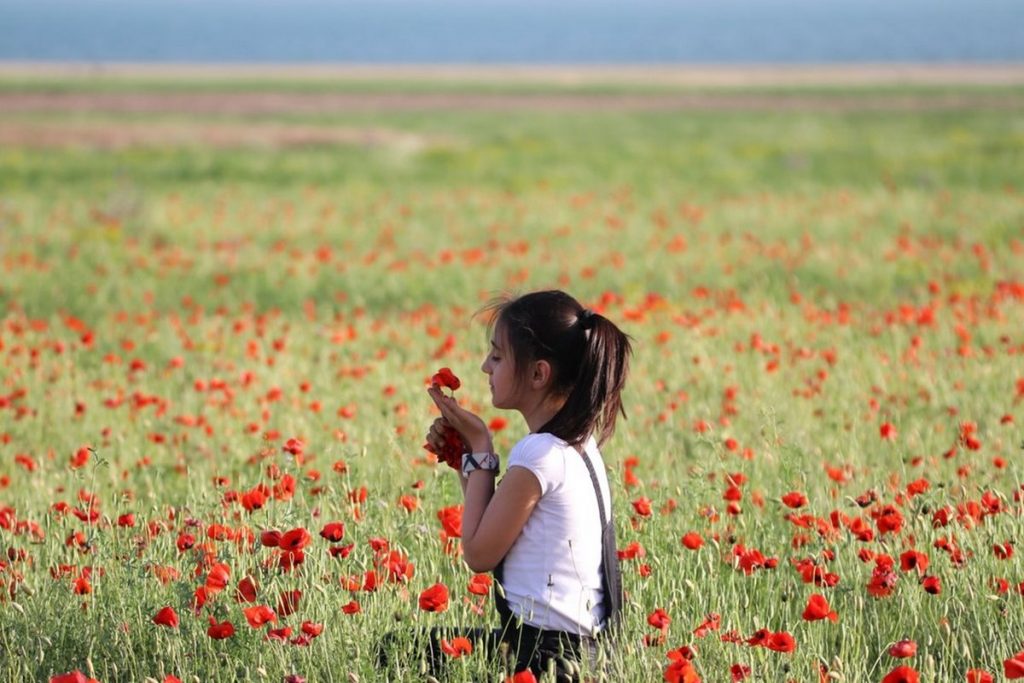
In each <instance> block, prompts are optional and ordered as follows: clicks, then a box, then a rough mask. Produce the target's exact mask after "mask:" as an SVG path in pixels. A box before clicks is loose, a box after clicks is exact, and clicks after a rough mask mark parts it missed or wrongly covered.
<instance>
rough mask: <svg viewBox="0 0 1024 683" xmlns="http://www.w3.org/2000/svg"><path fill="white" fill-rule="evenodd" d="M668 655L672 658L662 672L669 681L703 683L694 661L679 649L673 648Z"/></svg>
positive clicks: (672, 682) (675, 682)
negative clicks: (694, 666)
mask: <svg viewBox="0 0 1024 683" xmlns="http://www.w3.org/2000/svg"><path fill="white" fill-rule="evenodd" d="M667 656H668V658H669V659H671V660H672V662H671V663H670V664H669V665H668V666H667V667H665V671H664V673H663V674H662V677H663V678H664V680H665V681H666V682H667V683H701V681H700V676H699V675H698V674H697V670H696V669H695V668H693V662H691V661H690V660H689V659H688V658H686V657H684V656H683V655H682V654H680V651H679V650H671V651H670V652H669V653H668V655H667Z"/></svg>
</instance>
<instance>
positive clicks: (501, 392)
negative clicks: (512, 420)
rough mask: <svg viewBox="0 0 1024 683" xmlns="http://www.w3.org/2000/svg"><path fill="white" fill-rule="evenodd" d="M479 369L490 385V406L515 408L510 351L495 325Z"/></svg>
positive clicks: (500, 330)
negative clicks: (489, 344)
mask: <svg viewBox="0 0 1024 683" xmlns="http://www.w3.org/2000/svg"><path fill="white" fill-rule="evenodd" d="M480 369H481V370H482V371H483V372H484V373H485V374H486V375H488V377H489V378H490V385H491V404H492V405H493V406H494V407H495V408H503V409H506V410H508V409H512V408H515V407H516V393H517V392H516V377H515V366H514V363H513V360H512V353H511V350H510V349H509V348H508V344H507V342H506V340H505V334H504V332H503V330H502V328H501V326H500V325H495V327H494V336H493V337H491V346H490V348H489V349H488V351H487V357H486V358H485V359H484V362H483V364H482V365H481V366H480Z"/></svg>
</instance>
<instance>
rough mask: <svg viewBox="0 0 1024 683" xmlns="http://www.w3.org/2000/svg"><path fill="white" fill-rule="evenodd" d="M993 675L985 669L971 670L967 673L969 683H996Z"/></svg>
mask: <svg viewBox="0 0 1024 683" xmlns="http://www.w3.org/2000/svg"><path fill="white" fill-rule="evenodd" d="M994 682H995V679H994V678H993V677H992V674H990V673H989V672H987V671H985V670H984V669H971V670H969V671H968V672H967V683H994Z"/></svg>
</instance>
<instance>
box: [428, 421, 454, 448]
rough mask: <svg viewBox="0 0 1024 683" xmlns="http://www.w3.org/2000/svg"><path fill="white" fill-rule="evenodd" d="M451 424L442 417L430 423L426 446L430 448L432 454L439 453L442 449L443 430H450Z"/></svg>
mask: <svg viewBox="0 0 1024 683" xmlns="http://www.w3.org/2000/svg"><path fill="white" fill-rule="evenodd" d="M451 426H452V425H451V423H450V422H448V420H446V419H444V418H443V417H439V418H436V419H435V420H434V421H433V422H432V423H430V429H428V430H427V445H429V446H430V450H431V451H433V452H434V453H441V452H442V451H443V449H444V445H445V439H444V433H445V430H447V429H451Z"/></svg>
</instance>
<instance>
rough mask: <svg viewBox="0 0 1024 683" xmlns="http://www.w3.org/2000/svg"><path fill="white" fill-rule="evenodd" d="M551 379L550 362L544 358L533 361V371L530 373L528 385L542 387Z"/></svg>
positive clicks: (536, 387)
mask: <svg viewBox="0 0 1024 683" xmlns="http://www.w3.org/2000/svg"><path fill="white" fill-rule="evenodd" d="M550 381H551V363H549V362H547V361H546V360H538V361H534V363H533V373H532V374H531V375H530V386H531V387H532V388H533V389H534V390H537V389H544V388H545V387H546V386H547V385H548V382H550Z"/></svg>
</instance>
